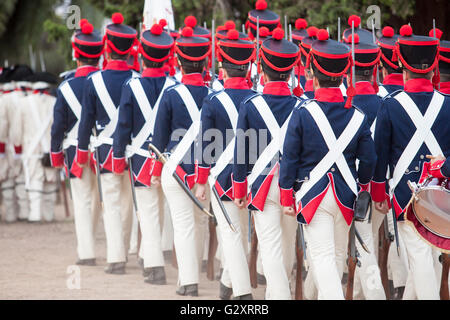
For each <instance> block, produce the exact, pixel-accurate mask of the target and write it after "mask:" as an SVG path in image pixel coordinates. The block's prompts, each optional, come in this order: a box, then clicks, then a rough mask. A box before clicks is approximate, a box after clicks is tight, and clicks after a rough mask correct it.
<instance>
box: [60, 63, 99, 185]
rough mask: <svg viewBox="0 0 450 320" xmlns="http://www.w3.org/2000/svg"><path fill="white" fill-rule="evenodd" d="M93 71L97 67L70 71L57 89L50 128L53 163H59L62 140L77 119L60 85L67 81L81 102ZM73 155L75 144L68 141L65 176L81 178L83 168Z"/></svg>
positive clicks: (84, 67) (61, 153) (74, 153)
mask: <svg viewBox="0 0 450 320" xmlns="http://www.w3.org/2000/svg"><path fill="white" fill-rule="evenodd" d="M95 71H98V68H97V67H93V66H83V67H80V68H78V69H77V71H76V72H74V73H73V74H72V73H70V75H71V76H70V77H66V80H65V81H64V82H63V83H62V84H61V85H60V86H59V88H58V90H57V97H56V103H55V107H54V109H53V124H52V129H51V153H52V163H53V164H54V165H59V164H60V163H59V162H60V161H61V160H62V158H63V151H62V149H63V141H64V139H65V138H66V137H67V135H68V134H69V132H70V131H71V130H72V129H73V128H74V126H75V124H76V123H77V121H78V120H79V119H78V118H77V117H76V115H75V114H74V111H73V110H72V109H71V108H70V106H69V104H68V103H67V101H66V99H65V97H64V95H63V94H62V92H61V86H63V85H64V84H65V83H67V84H68V85H69V86H70V88H71V89H72V91H73V93H74V94H75V97H76V98H77V100H78V102H79V103H80V104H81V103H82V101H83V90H84V86H85V84H86V80H87V76H88V75H89V74H91V73H92V72H95ZM76 134H78V132H76ZM75 138H76V135H75ZM75 155H76V144H75V143H70V142H69V146H68V147H67V148H66V155H65V157H64V165H65V168H66V176H68V177H69V174H70V177H71V178H74V177H78V178H81V175H82V173H83V169H82V168H81V167H80V166H79V165H78V164H77V163H76V162H75V161H74V159H75Z"/></svg>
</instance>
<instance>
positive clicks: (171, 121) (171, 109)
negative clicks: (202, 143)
mask: <svg viewBox="0 0 450 320" xmlns="http://www.w3.org/2000/svg"><path fill="white" fill-rule="evenodd" d="M182 83H183V84H184V85H185V86H186V87H187V89H188V90H189V92H190V93H191V95H192V97H193V99H194V101H195V103H196V105H197V107H198V109H199V110H201V108H202V105H203V100H204V99H205V98H206V96H207V95H208V94H209V93H210V92H209V89H208V88H207V87H206V86H205V85H204V82H203V77H202V75H201V74H200V73H192V74H187V75H184V76H183V77H182ZM175 88H177V85H175V86H173V87H171V88H169V89H168V90H166V91H165V92H164V95H163V97H162V99H161V105H160V106H159V110H158V113H157V115H156V123H155V130H154V134H153V144H154V145H155V147H156V148H158V150H160V151H161V152H166V151H167V152H173V151H174V150H175V147H176V146H177V145H178V143H179V142H180V141H181V140H182V138H183V137H184V135H183V132H184V133H186V132H187V130H188V129H189V128H190V126H191V125H192V119H191V117H190V115H189V112H188V109H187V107H186V105H185V103H184V101H183V99H182V98H181V97H180V95H179V94H178V92H177V91H176V90H175ZM180 129H181V130H180ZM182 131H183V132H182ZM174 132H175V134H174V135H172V134H173V133H174ZM187 153H188V155H187V156H185V157H184V158H183V160H182V161H181V162H180V163H179V165H178V168H177V171H176V172H177V174H178V175H179V176H180V178H182V179H183V180H184V181H185V183H186V184H187V185H188V186H189V187H190V188H192V187H193V186H194V184H195V180H196V173H195V157H194V154H195V143H193V144H192V145H191V148H190V150H189V151H188V152H187ZM152 174H153V175H155V176H158V175H159V172H153V173H152Z"/></svg>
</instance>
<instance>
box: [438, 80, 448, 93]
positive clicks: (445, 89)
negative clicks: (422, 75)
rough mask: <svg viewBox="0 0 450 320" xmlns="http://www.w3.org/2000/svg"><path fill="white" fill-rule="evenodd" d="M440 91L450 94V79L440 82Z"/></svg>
mask: <svg viewBox="0 0 450 320" xmlns="http://www.w3.org/2000/svg"><path fill="white" fill-rule="evenodd" d="M439 92H442V93H445V94H450V81H448V82H441V83H440V84H439Z"/></svg>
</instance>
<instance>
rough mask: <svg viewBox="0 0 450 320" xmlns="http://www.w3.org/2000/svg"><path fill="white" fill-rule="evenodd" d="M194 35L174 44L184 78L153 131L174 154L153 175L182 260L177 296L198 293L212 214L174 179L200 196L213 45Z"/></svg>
mask: <svg viewBox="0 0 450 320" xmlns="http://www.w3.org/2000/svg"><path fill="white" fill-rule="evenodd" d="M193 34H194V32H193V29H192V28H191V27H185V28H184V29H183V31H182V34H181V36H180V38H178V39H177V41H176V42H175V52H176V54H177V59H178V62H179V64H180V70H181V72H182V75H183V76H182V79H181V83H179V84H177V85H176V86H173V87H171V88H169V89H167V90H166V91H165V93H164V95H163V97H162V99H161V104H160V106H159V110H158V113H157V115H156V120H155V121H156V122H155V129H154V133H153V144H154V146H155V147H156V148H158V149H159V150H160V151H161V152H168V153H170V154H171V156H170V159H169V161H168V162H167V163H166V164H165V165H164V168H163V169H162V171H161V167H162V163H161V162H159V161H157V162H156V163H155V166H154V168H153V171H152V184H155V183H161V184H162V188H163V191H164V194H165V196H166V198H167V199H168V202H169V207H170V214H171V217H172V222H173V228H174V244H175V249H176V255H177V262H178V284H179V288H178V290H177V294H179V295H189V296H197V295H198V283H199V265H200V262H201V261H202V256H203V245H204V236H205V231H206V226H207V216H206V215H204V214H203V213H202V212H201V211H200V210H198V209H197V208H196V207H195V206H194V203H193V202H192V200H191V199H190V198H189V196H188V195H186V193H185V191H184V190H183V189H182V188H181V187H180V186H179V185H178V184H177V182H176V181H175V179H174V178H173V176H172V175H173V173H174V172H175V173H176V174H177V175H178V176H179V177H180V178H181V179H182V180H183V181H184V183H185V184H186V185H187V186H188V188H189V189H193V191H194V192H195V188H194V185H195V182H196V177H197V175H196V167H195V162H194V160H195V157H194V151H195V148H194V145H195V144H194V140H195V139H196V136H197V135H198V132H199V129H200V111H201V107H202V104H203V100H204V98H205V97H206V96H207V95H208V94H209V93H210V90H209V89H208V88H207V87H206V86H205V82H204V79H203V75H202V73H203V71H204V70H205V67H206V66H207V65H206V62H207V57H208V56H209V55H210V52H211V42H210V40H209V39H208V38H207V37H198V36H193ZM206 199H208V195H207V197H206ZM208 202H209V201H208V200H206V201H204V206H205V207H209V204H208Z"/></svg>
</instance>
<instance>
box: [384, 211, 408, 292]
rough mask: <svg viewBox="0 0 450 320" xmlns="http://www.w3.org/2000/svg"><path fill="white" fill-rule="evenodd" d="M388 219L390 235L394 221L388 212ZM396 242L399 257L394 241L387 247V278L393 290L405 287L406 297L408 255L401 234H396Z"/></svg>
mask: <svg viewBox="0 0 450 320" xmlns="http://www.w3.org/2000/svg"><path fill="white" fill-rule="evenodd" d="M387 219H388V225H389V232H390V233H391V234H395V233H394V221H393V217H392V212H391V211H389V213H388V214H387ZM398 241H399V245H400V250H399V251H400V256H399V255H398V254H397V245H396V242H395V239H394V241H393V242H392V243H391V246H390V247H389V254H388V276H389V279H390V280H392V281H393V282H394V288H398V287H403V286H404V287H405V293H406V296H408V291H409V290H406V283H407V277H408V269H409V264H408V258H407V257H408V255H407V253H406V247H405V243H404V241H403V236H402V234H401V233H400V231H399V233H398Z"/></svg>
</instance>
